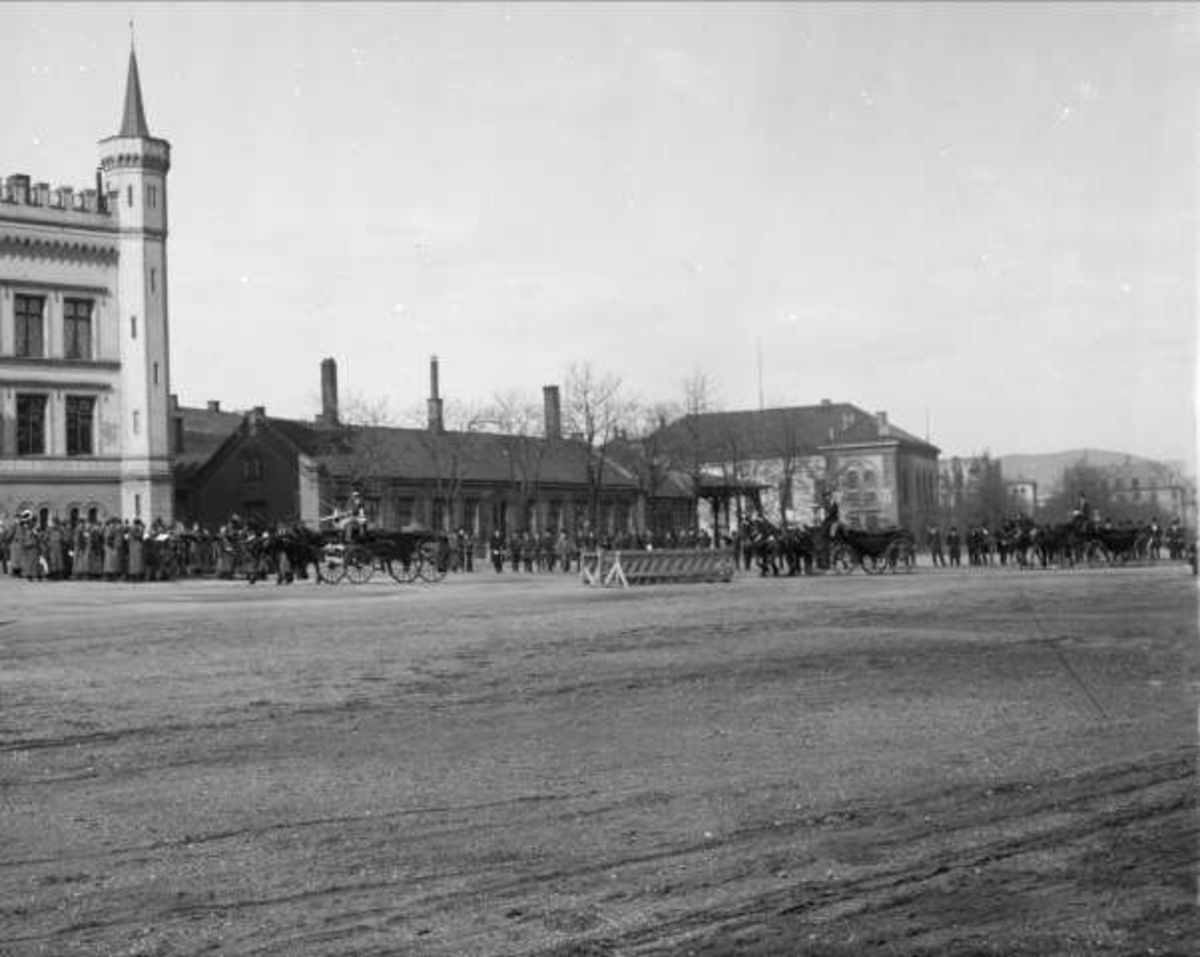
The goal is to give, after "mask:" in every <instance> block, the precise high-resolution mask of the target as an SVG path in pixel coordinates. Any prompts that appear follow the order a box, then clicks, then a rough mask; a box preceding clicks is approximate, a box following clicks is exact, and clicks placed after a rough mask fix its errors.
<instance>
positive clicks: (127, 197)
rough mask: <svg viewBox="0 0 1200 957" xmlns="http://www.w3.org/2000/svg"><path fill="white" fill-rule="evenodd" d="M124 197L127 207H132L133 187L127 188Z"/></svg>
mask: <svg viewBox="0 0 1200 957" xmlns="http://www.w3.org/2000/svg"><path fill="white" fill-rule="evenodd" d="M125 195H126V199H127V200H128V202H129V205H130V206H131V207H132V206H133V187H132V186H130V187H128V191H127V192H126V194H125Z"/></svg>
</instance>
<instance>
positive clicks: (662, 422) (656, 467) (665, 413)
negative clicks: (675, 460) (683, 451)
mask: <svg viewBox="0 0 1200 957" xmlns="http://www.w3.org/2000/svg"><path fill="white" fill-rule="evenodd" d="M678 416H679V410H678V407H677V406H676V405H674V404H673V403H669V402H657V403H653V404H649V405H646V404H642V403H640V402H632V403H631V404H630V415H629V436H628V437H629V442H628V443H626V444H625V448H626V449H627V451H628V454H626V455H623V456H622V461H623V464H624V465H625V466H626V467H627V468H628V469H629V471H631V472H632V473H633V474H634V476H635V478H636V479H637V483H638V491H639V492H640V493H641V499H642V502H643V503H644V505H645V508H646V510H647V515H646V521H645V525H646V526H647V528H648V529H649V530H650V531H652V532H655V533H662V532H667V531H671V532H674V531H677V529H676V528H674V527H673V526H671V524H670V516H664V515H660V514H658V512H657V509H656V502H657V498H658V496H659V494H660V493H661V491H662V489H663V485H664V482H665V480H666V478H667V476H668V474H669V473H670V471H671V467H672V463H671V456H670V454H669V448H668V444H669V443H668V440H667V438H666V429H667V425H668V424H669V423H670V422H671V421H672V420H673V419H676V418H678Z"/></svg>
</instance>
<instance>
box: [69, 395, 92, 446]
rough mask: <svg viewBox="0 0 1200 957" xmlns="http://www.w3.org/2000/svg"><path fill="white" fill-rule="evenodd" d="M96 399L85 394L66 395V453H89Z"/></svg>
mask: <svg viewBox="0 0 1200 957" xmlns="http://www.w3.org/2000/svg"><path fill="white" fill-rule="evenodd" d="M95 421H96V400H95V399H94V398H92V397H91V396H86V395H69V396H67V455H91V454H92V449H93V445H92V435H93V433H94V431H95V429H94V424H95Z"/></svg>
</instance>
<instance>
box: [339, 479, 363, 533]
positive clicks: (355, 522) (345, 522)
mask: <svg viewBox="0 0 1200 957" xmlns="http://www.w3.org/2000/svg"><path fill="white" fill-rule="evenodd" d="M337 519H338V525H339V527H340V528H341V530H342V537H343V538H344V539H345V540H346V541H350V540H352V539H355V538H361V537H362V535H363V534H364V533H365V532H366V530H367V506H366V504H365V503H364V502H363V497H362V492H360V491H359V490H358V489H355V490H354V491H353V492H351V493H350V502H349V505H348V506H347V508H346V511H344V512H339V513H337Z"/></svg>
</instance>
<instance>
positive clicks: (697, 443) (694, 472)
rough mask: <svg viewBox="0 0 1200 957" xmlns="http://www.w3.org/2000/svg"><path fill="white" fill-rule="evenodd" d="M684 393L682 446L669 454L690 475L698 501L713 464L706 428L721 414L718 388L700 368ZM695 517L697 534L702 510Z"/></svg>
mask: <svg viewBox="0 0 1200 957" xmlns="http://www.w3.org/2000/svg"><path fill="white" fill-rule="evenodd" d="M682 392H683V409H682V412H683V419H682V421H681V423H680V427H681V429H682V432H683V439H682V444H679V443H676V444H674V445H673V446H672V447H671V448H670V449H668V450H667V453H668V455H669V456H670V458H671V461H672V464H673V465H674V467H675V468H678V469H680V470H681V471H683V472H685V473H687V476H688V478H689V479H690V480H691V483H692V493H693V495H695V496H696V499H697V501H698V500H699V498H700V496H701V490H702V488H703V482H704V472H705V466H706V465H707V464H709V460H710V459H711V457H712V453H713V450H712V449H711V448H709V447H708V444H709V432H708V430H707V429H706V428H705V427H704V418H703V417H704V416H706V415H708V414H710V413H712V412H716V411H717V406H718V402H717V398H716V388H715V385H714V383H713V380H712V379H711V377H710V376H709V375H708V373H706V372H704V371H703V370H701V369H696V370H693V371H692V372H691V373H690V374H689V375H688V376H687V377H686V378H685V379H684V380H683V383H682ZM695 516H696V523H697V527H696V531H700V528H699V523H700V509H699V508H697V509H696V510H695Z"/></svg>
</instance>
